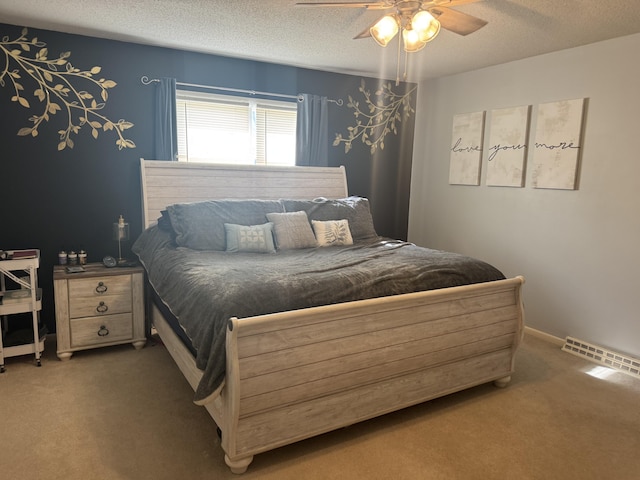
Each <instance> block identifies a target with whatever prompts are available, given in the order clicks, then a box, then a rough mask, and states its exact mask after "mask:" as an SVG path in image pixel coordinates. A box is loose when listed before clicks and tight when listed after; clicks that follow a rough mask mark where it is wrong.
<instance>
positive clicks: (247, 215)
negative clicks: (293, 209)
mask: <svg viewBox="0 0 640 480" xmlns="http://www.w3.org/2000/svg"><path fill="white" fill-rule="evenodd" d="M282 211H284V210H283V207H282V205H281V204H280V202H279V201H277V200H208V201H205V202H197V203H179V204H175V205H170V206H168V207H167V212H168V213H169V218H170V219H171V226H172V227H173V230H174V232H175V234H176V238H175V241H176V244H177V245H178V246H179V247H187V248H192V249H194V250H220V251H224V250H225V248H226V232H225V228H224V224H225V223H231V224H236V225H261V224H263V223H265V221H266V214H267V213H271V212H282Z"/></svg>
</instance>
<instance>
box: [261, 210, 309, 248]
mask: <svg viewBox="0 0 640 480" xmlns="http://www.w3.org/2000/svg"><path fill="white" fill-rule="evenodd" d="M267 219H268V220H269V221H270V222H272V223H273V230H274V233H275V236H276V246H277V247H278V250H290V249H294V248H311V247H315V246H316V237H315V236H314V234H313V230H311V225H310V224H309V218H308V217H307V214H306V213H305V212H304V211H300V212H291V213H267Z"/></svg>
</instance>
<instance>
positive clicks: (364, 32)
mask: <svg viewBox="0 0 640 480" xmlns="http://www.w3.org/2000/svg"><path fill="white" fill-rule="evenodd" d="M378 20H380V19H378ZM378 20H376V21H375V22H373V23H372V24H371V25H369V26H368V27H367V28H365V29H364V30H362V31H361V32H360V33H359V34H357V35H356V36H355V37H353V39H354V40H360V39H361V38H369V37H371V27H373V26H374V25H375V24H376V23H378Z"/></svg>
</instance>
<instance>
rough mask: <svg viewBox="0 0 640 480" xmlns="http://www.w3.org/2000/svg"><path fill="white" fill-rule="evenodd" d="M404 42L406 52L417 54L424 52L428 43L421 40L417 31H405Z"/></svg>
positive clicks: (403, 32) (403, 33)
mask: <svg viewBox="0 0 640 480" xmlns="http://www.w3.org/2000/svg"><path fill="white" fill-rule="evenodd" d="M402 40H403V42H404V50H405V51H406V52H410V53H411V52H417V51H419V50H422V49H423V48H424V46H425V45H426V44H427V42H423V41H422V40H420V34H419V33H418V32H417V31H415V30H403V31H402Z"/></svg>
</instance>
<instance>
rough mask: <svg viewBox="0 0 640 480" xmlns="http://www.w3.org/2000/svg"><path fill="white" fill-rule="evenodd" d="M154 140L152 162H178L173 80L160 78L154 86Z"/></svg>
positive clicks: (174, 84)
mask: <svg viewBox="0 0 640 480" xmlns="http://www.w3.org/2000/svg"><path fill="white" fill-rule="evenodd" d="M154 138H155V144H154V157H153V158H154V160H172V161H173V160H178V129H177V127H176V79H175V78H161V79H159V80H158V82H157V84H156V110H155V118H154Z"/></svg>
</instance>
